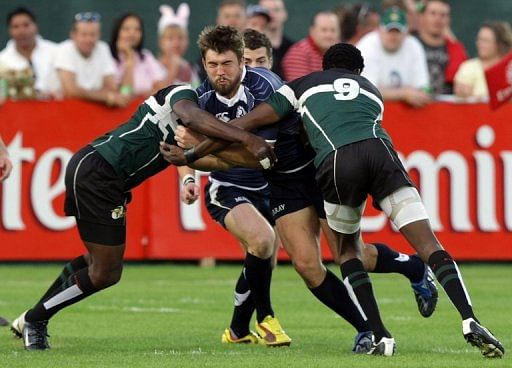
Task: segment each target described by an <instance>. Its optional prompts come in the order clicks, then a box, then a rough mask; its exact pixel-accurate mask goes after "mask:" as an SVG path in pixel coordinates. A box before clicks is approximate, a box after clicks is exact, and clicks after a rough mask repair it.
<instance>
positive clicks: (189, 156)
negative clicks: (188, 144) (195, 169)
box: [183, 147, 199, 164]
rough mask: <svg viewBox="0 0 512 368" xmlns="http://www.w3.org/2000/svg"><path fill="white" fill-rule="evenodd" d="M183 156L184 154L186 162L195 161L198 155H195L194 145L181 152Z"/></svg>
mask: <svg viewBox="0 0 512 368" xmlns="http://www.w3.org/2000/svg"><path fill="white" fill-rule="evenodd" d="M183 156H185V161H187V164H191V163H192V162H194V161H196V160H197V159H198V158H199V157H197V155H196V151H195V149H194V147H192V148H190V149H188V150H185V151H184V152H183Z"/></svg>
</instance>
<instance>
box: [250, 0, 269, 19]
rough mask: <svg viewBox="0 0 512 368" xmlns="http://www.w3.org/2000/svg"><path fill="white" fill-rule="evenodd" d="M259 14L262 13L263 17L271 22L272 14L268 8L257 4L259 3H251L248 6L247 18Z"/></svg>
mask: <svg viewBox="0 0 512 368" xmlns="http://www.w3.org/2000/svg"><path fill="white" fill-rule="evenodd" d="M257 15H261V16H262V17H264V18H266V19H267V22H270V21H271V19H270V14H269V12H268V10H267V9H265V8H264V7H262V6H260V5H257V4H251V5H249V6H248V7H247V18H250V17H254V16H257Z"/></svg>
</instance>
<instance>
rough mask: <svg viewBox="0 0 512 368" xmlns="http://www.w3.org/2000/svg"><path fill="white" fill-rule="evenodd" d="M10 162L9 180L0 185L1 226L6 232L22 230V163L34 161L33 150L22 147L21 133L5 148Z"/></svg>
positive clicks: (23, 225)
mask: <svg viewBox="0 0 512 368" xmlns="http://www.w3.org/2000/svg"><path fill="white" fill-rule="evenodd" d="M7 150H8V151H9V156H10V158H11V161H12V172H11V176H10V177H9V180H6V181H4V182H3V183H2V187H3V190H2V224H3V226H4V228H5V229H6V230H24V229H25V224H24V223H23V219H22V217H21V180H22V170H21V168H22V166H23V162H24V161H28V162H32V161H34V156H35V154H34V152H35V150H34V149H33V148H24V147H23V133H21V132H19V133H16V135H15V136H14V138H13V140H12V141H11V143H10V144H9V145H8V146H7Z"/></svg>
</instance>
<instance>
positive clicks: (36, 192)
mask: <svg viewBox="0 0 512 368" xmlns="http://www.w3.org/2000/svg"><path fill="white" fill-rule="evenodd" d="M72 155H73V154H72V152H71V151H70V150H68V149H65V148H54V149H50V150H48V151H46V152H45V153H44V154H43V155H42V156H41V158H40V159H39V160H38V162H37V165H36V167H35V169H34V174H33V176H32V183H31V188H30V197H31V200H32V207H33V208H34V212H35V214H36V217H37V218H38V219H39V221H41V223H42V224H43V225H44V226H46V227H47V228H48V229H51V230H56V231H59V230H67V229H69V228H71V227H73V225H75V218H74V217H70V216H64V217H63V216H59V215H57V214H56V213H55V210H54V208H53V205H52V202H53V200H54V199H55V198H56V197H58V196H59V195H61V194H62V193H64V192H65V191H66V186H65V185H64V175H65V173H66V170H65V168H66V166H67V164H68V162H69V160H70V159H71V156H72ZM57 161H60V162H61V169H60V172H59V177H58V179H57V181H56V182H55V184H54V185H53V186H52V184H51V174H52V167H53V165H54V164H55V163H56V162H57Z"/></svg>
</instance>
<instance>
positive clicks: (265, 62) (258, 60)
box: [244, 47, 272, 69]
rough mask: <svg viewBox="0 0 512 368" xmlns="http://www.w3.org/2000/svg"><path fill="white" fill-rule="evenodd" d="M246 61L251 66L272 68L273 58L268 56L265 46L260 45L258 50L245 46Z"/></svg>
mask: <svg viewBox="0 0 512 368" xmlns="http://www.w3.org/2000/svg"><path fill="white" fill-rule="evenodd" d="M244 63H245V65H247V66H250V67H251V68H258V67H259V68H266V69H270V68H272V60H271V59H270V58H269V57H268V54H267V49H266V48H265V47H260V48H258V49H256V50H251V49H248V48H245V49H244Z"/></svg>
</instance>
